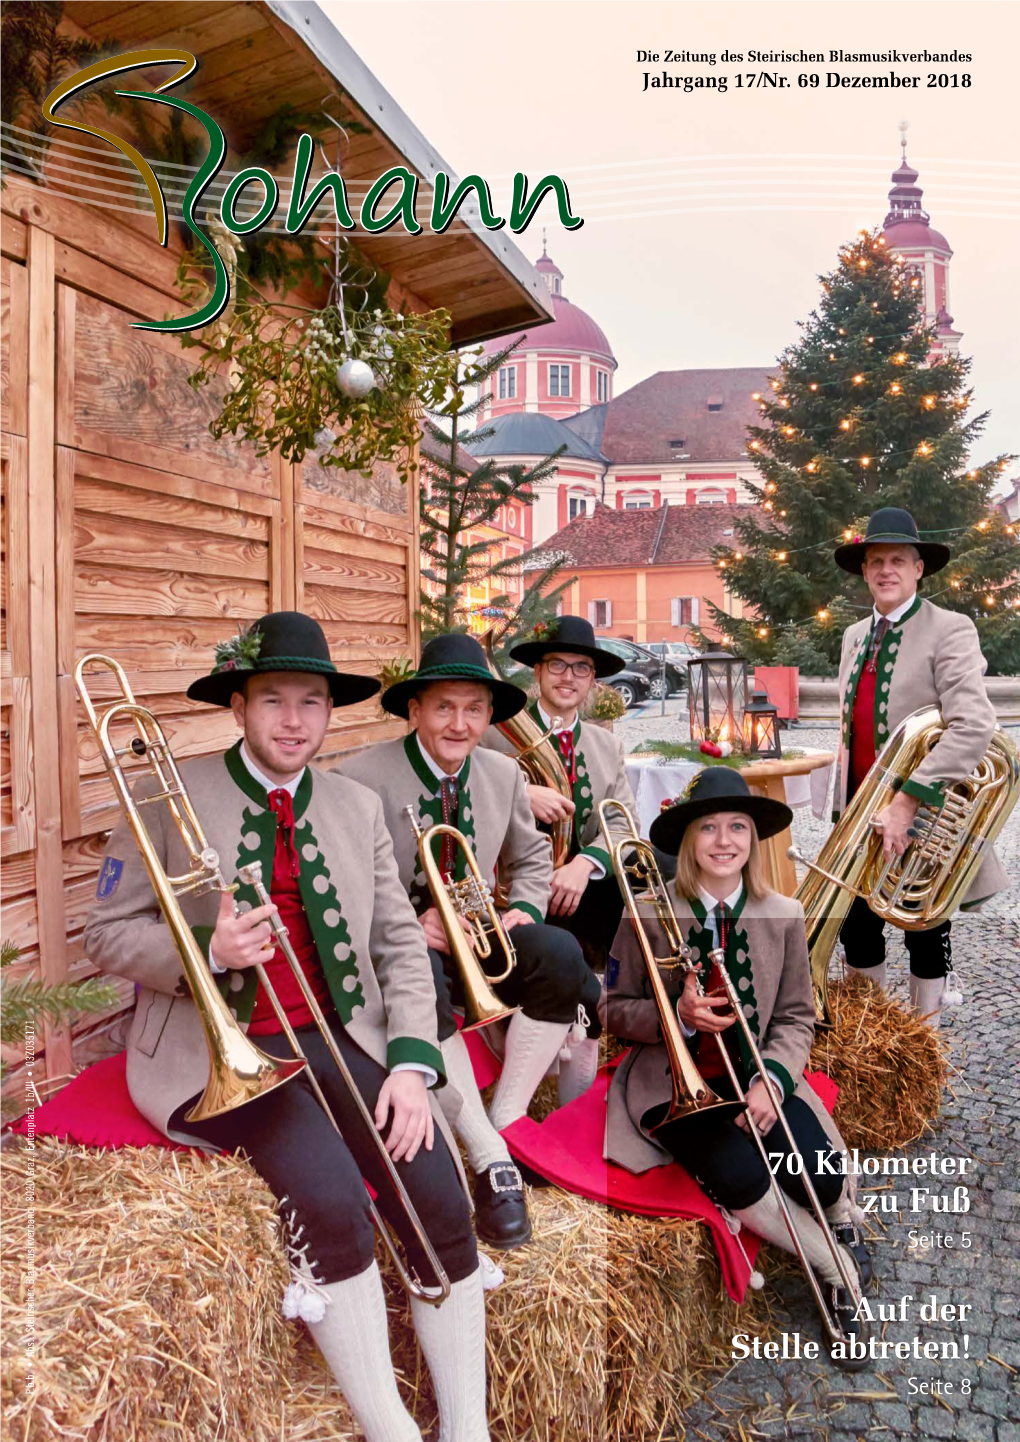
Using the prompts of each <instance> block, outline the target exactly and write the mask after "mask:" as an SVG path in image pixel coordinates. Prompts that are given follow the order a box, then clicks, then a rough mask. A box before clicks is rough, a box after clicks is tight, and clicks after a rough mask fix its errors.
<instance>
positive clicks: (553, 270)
mask: <svg viewBox="0 0 1020 1442" xmlns="http://www.w3.org/2000/svg"><path fill="white" fill-rule="evenodd" d="M535 269H536V270H537V271H539V272H540V273H541V274H542V275H543V276H544V277H545V282H546V284H547V285H548V287H549V293H550V296H551V298H552V305H553V314H554V316H555V320H552V321H549V322H548V323H547V324H546V325H540V326H536V327H535V328H534V330H529V331H525V333H524V340H523V341H522V343H521V346H520V350H519V351H518V354H520V353H521V352H523V351H529V350H539V351H550V352H551V351H555V352H557V353H559V352H561V351H577V352H578V353H579V354H581V355H589V356H591V357H592V358H593V359H594V358H597V359H599V360H604V361H608V362H609V364H610V365H611V366H612V368H613V369H614V370H615V369H616V357H615V356H614V355H613V348H612V346H611V345H610V344H609V341H608V340H607V339H606V335H605V332H604V331H603V329H602V327H601V326H599V325H596V323H595V322H594V321H593V320H592V318H591V316H590V315H589V314H588V312H587V311H585V310H582V309H581V307H580V306H579V305H574V304H573V303H572V302H571V301H569V300H567V298H566V296H565V295H564V294H563V292H562V290H561V283H562V280H563V272H562V271H561V270H560V268H559V266H558V265H557V264H556V262H555V261H554V260H552V259H551V258H550V257H549V256H548V255H547V254H546V253H545V251H544V250H543V251H542V254H541V256H540V257H539V259H538V260H537V261H536V262H535ZM511 339H512V337H511V336H501V337H499V339H498V340H490V341H487V342H486V344H485V350H486V353H487V354H489V355H492V354H493V353H494V352H495V351H498V350H501V349H502V348H503V346H505V345H506V344H507V342H508V341H509V340H511Z"/></svg>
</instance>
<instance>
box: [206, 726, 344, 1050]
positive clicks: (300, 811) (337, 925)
mask: <svg viewBox="0 0 1020 1442" xmlns="http://www.w3.org/2000/svg"><path fill="white" fill-rule="evenodd" d="M224 760H225V761H226V765H227V770H228V771H229V773H230V775H231V778H232V779H233V780H234V781H235V782H236V784H237V785H238V786H239V787H240V788H241V790H242V791H243V792H244V793H245V795H246V796H248V797H250V798H251V800H252V801H253V802H255V803H256V806H246V807H245V808H244V813H243V815H242V818H241V840H240V844H239V846H238V849H237V858H236V866H237V868H238V869H240V868H241V867H242V866H248V865H250V864H251V863H252V862H253V861H257V862H259V863H260V864H261V867H262V880H263V884H264V885H265V887H266V890H267V891H268V890H270V889H271V887H272V877H273V857H274V855H275V853H276V816H275V814H274V813H273V812H272V811H270V809H269V797H268V794H267V792H266V790H265V788H264V787H262V786H260V785H259V783H258V782H257V781H256V780H255V778H254V776H252V774H251V772H250V771H249V770H248V768H247V767H246V766H245V764H244V761H243V760H242V759H241V754H240V744H238V745H237V746H235V747H231V749H230V751H228V752H227V753H226V756H225V757H224ZM311 799H312V773H311V769H310V768H308V767H306V768H305V773H304V775H303V776H302V778H301V781H300V783H299V785H298V788H297V791H296V792H295V794H294V819H295V822H300V821H301V818H302V817H303V816H304V814H305V812H306V811H307V810H308V806H309V803H310V801H311ZM294 847H295V849H296V851H297V853H298V856H299V858H300V861H301V870H300V873H299V875H298V888H299V890H300V892H301V901H302V903H303V905H304V908H305V913H306V915H307V917H308V924H309V926H310V927H311V930H312V936H313V937H314V939H315V946H316V950H317V951H318V953H319V961H320V963H321V965H322V970H323V973H324V974H325V977H326V982H327V985H328V986H329V993H330V996H331V997H332V998H333V1004H334V1005H335V1007H336V1009H337V1014H338V1016H339V1017H340V1020H341V1021H342V1022H343V1023H344V1025H346V1024H347V1023H348V1022H349V1021H350V1020H351V1018H352V1017H353V1015H354V1012H355V1010H356V1009H357V1008H358V1007H361V1006H364V1005H365V994H364V991H363V989H362V986H361V982H360V981H359V980H358V958H357V954H356V953H355V951H354V949H353V947H352V945H351V934H350V931H349V929H348V926H347V922H346V921H345V920H344V916H343V911H342V908H341V905H340V898H339V897H338V895H337V892H336V888H335V886H334V885H333V882H332V880H331V878H330V874H329V869H328V867H327V866H326V863H325V860H324V859H323V856H322V850H321V847H320V845H319V842H318V840H317V839H316V836H315V833H314V831H313V830H312V825H311V822H310V821H308V820H305V821H304V822H303V823H302V824H299V825H295V827H294ZM235 901H237V902H248V903H249V905H251V906H252V907H255V906H258V905H259V898H258V895H257V893H256V891H255V889H254V887H252V886H246V885H245V886H239V887H238V889H237V892H236V895H235ZM238 982H240V985H238ZM216 983H217V985H218V986H219V988H220V991H221V992H222V993H223V996H224V998H225V999H226V1000H227V1002H228V1004H229V1006H230V1009H231V1011H233V1012H234V1013H235V1015H236V1016H237V1019H238V1021H241V1022H247V1021H250V1020H251V1015H252V1012H253V1011H254V1009H255V994H256V991H257V989H258V977H257V976H256V975H255V972H254V969H253V968H248V969H247V970H245V971H228V972H226V973H225V974H224V975H223V976H218V977H217V978H216Z"/></svg>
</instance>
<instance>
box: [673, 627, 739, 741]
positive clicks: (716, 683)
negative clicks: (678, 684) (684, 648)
mask: <svg viewBox="0 0 1020 1442" xmlns="http://www.w3.org/2000/svg"><path fill="white" fill-rule="evenodd" d="M746 696H747V662H746V661H745V660H744V658H743V656H731V655H730V654H729V652H728V651H706V652H705V654H704V655H703V656H695V658H694V660H693V661H688V663H687V704H688V707H689V709H690V717H691V740H692V741H729V742H730V743H731V745H733V746H736V745H737V744H738V743H739V740H740V718H741V716H742V715H743V711H744V700H745V697H746Z"/></svg>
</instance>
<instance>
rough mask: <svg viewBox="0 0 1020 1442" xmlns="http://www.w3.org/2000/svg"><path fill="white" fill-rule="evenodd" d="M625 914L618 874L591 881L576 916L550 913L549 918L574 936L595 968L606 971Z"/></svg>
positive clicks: (594, 969)
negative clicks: (610, 949)
mask: <svg viewBox="0 0 1020 1442" xmlns="http://www.w3.org/2000/svg"><path fill="white" fill-rule="evenodd" d="M622 916H623V895H622V893H621V891H620V887H619V884H618V883H617V880H616V877H615V876H603V877H601V878H600V880H598V881H589V883H588V885H587V886H586V887H585V888H584V891H583V892H582V893H581V900H580V901H579V902H578V905H577V910H576V911H575V912H574V914H573V916H551V915H550V916H547V917H546V921H547V923H548V924H549V925H550V926H559V927H561V928H562V929H563V930H564V931H569V932H570V934H571V936H575V937H576V938H577V940H578V942H579V943H580V946H581V952H582V954H583V956H584V959H585V961H586V962H587V963H588V965H589V966H590V967H591V968H592V970H593V971H604V970H605V968H606V962H607V961H608V959H609V948H610V946H611V945H612V941H613V937H614V936H615V935H616V933H617V931H618V929H619V926H620V918H621V917H622Z"/></svg>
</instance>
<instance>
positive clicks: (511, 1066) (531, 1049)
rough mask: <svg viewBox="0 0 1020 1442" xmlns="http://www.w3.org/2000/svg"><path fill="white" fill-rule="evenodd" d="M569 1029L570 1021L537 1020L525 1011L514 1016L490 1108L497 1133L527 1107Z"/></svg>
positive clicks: (508, 1031) (511, 1020)
mask: <svg viewBox="0 0 1020 1442" xmlns="http://www.w3.org/2000/svg"><path fill="white" fill-rule="evenodd" d="M569 1030H570V1023H569V1022H565V1021H536V1020H535V1018H534V1017H530V1016H525V1015H524V1013H523V1012H522V1011H519V1012H517V1013H516V1014H515V1015H514V1016H513V1017H511V1019H510V1026H509V1027H508V1029H507V1034H506V1056H505V1058H504V1061H503V1071H502V1074H501V1075H500V1078H499V1081H498V1082H497V1083H496V1092H495V1095H494V1096H493V1098H492V1105H491V1106H490V1107H489V1120H490V1121H491V1122H492V1125H493V1126H494V1127H495V1128H496V1130H497V1131H498V1132H501V1131H502V1130H503V1128H504V1127H508V1126H509V1125H510V1123H511V1122H515V1121H516V1120H517V1118H518V1117H522V1116H523V1115H524V1113H525V1112H526V1111H527V1110H528V1103H529V1102H530V1101H531V1098H532V1097H533V1096H534V1094H535V1088H536V1087H537V1086H538V1084H539V1082H540V1081H541V1080H542V1078H543V1077H544V1076H545V1074H546V1072H547V1071H548V1070H549V1067H550V1066H551V1065H552V1063H553V1062H554V1061H555V1060H556V1057H557V1055H558V1053H559V1050H560V1047H561V1046H562V1045H563V1041H564V1038H565V1037H566V1035H567V1032H568V1031H569Z"/></svg>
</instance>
